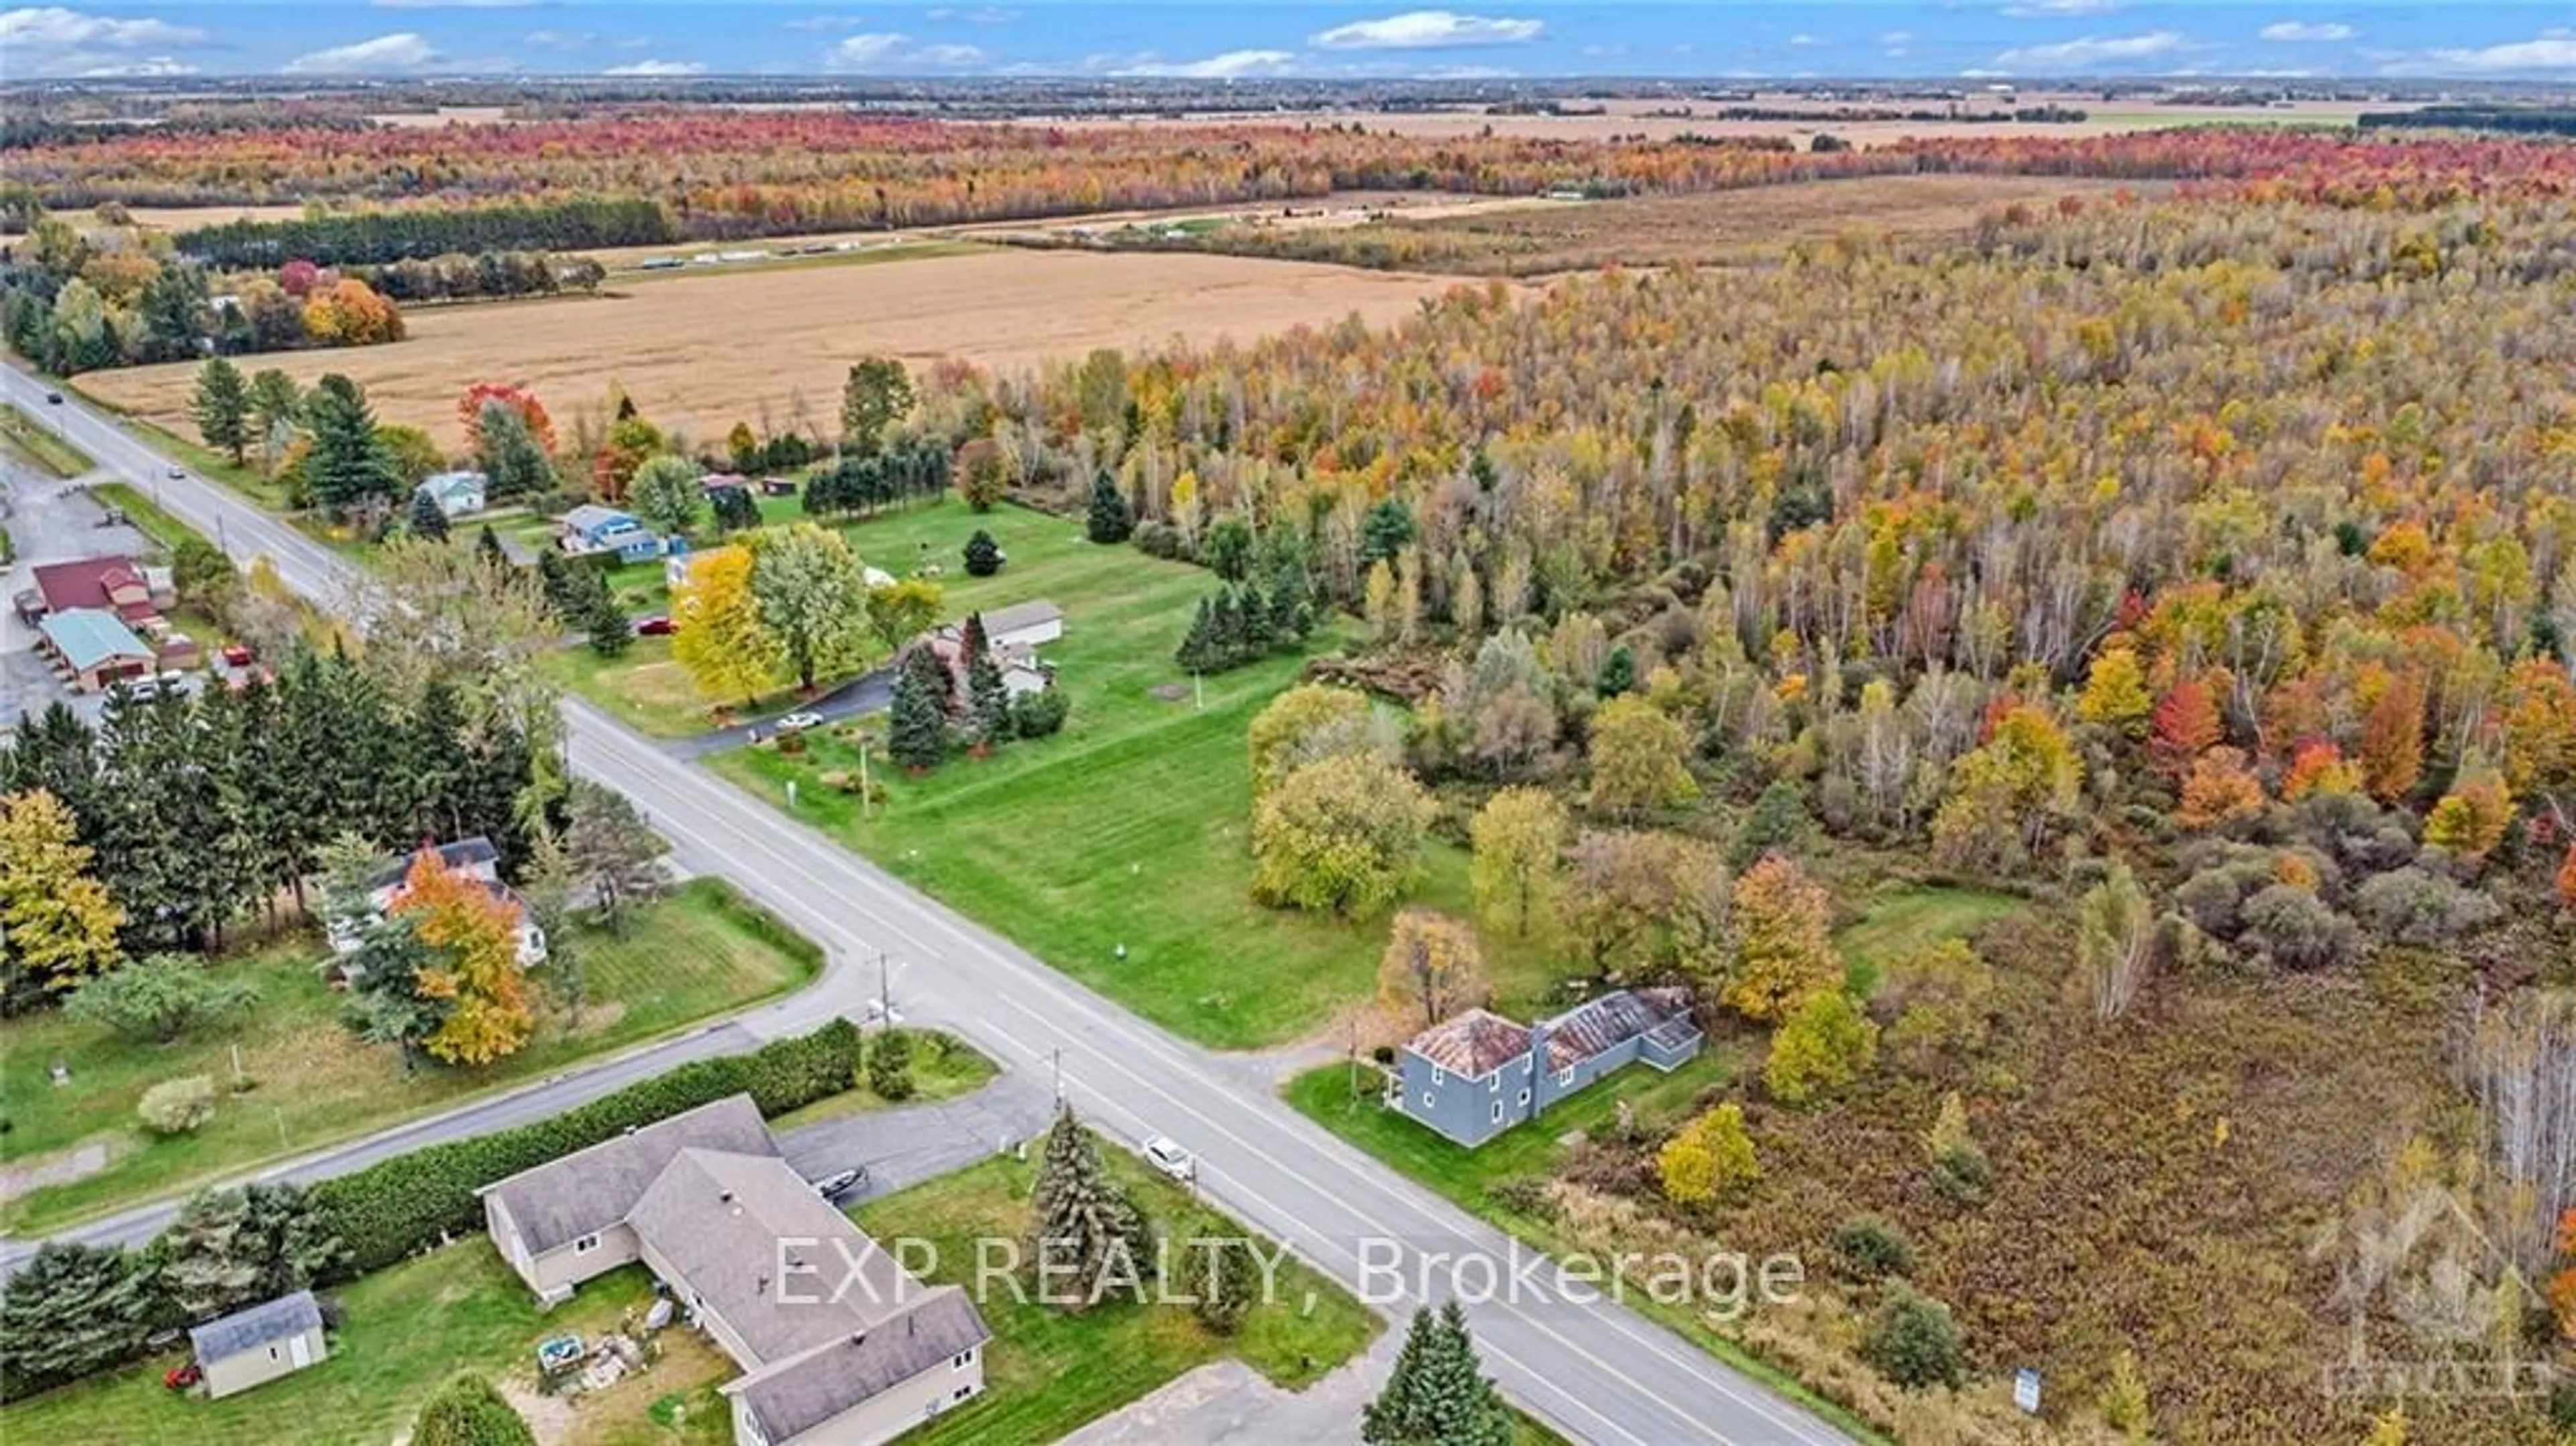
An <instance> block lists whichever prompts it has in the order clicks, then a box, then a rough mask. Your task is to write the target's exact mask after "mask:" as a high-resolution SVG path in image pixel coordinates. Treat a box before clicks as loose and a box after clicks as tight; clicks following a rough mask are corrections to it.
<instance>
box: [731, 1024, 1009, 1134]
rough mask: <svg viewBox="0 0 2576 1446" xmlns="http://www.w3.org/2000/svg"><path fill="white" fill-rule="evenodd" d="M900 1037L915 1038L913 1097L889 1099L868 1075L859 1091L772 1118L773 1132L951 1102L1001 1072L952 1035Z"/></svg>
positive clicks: (871, 1039) (913, 1032) (872, 1041)
mask: <svg viewBox="0 0 2576 1446" xmlns="http://www.w3.org/2000/svg"><path fill="white" fill-rule="evenodd" d="M896 1033H898V1034H904V1035H909V1036H910V1037H911V1039H912V1093H911V1094H908V1095H906V1096H904V1097H903V1098H902V1099H900V1100H889V1099H887V1098H885V1097H884V1096H882V1095H880V1094H878V1093H877V1092H876V1091H874V1090H872V1089H870V1088H869V1087H868V1084H867V1078H866V1075H865V1074H864V1072H863V1073H862V1074H861V1075H860V1078H859V1083H858V1085H857V1086H856V1087H855V1088H851V1089H846V1090H843V1091H841V1092H840V1093H839V1094H836V1095H827V1096H825V1097H824V1098H822V1099H819V1100H816V1101H815V1102H814V1103H812V1104H810V1105H807V1106H805V1107H804V1108H803V1109H797V1110H789V1111H788V1112H787V1113H785V1114H783V1115H776V1116H773V1117H771V1119H770V1121H769V1128H770V1129H772V1130H774V1131H776V1132H778V1133H779V1134H785V1133H786V1132H787V1131H789V1130H792V1129H795V1128H796V1127H797V1126H799V1125H810V1124H814V1123H815V1122H817V1121H820V1120H837V1119H839V1118H841V1117H842V1116H843V1115H855V1114H859V1113H861V1112H863V1111H867V1110H876V1109H885V1108H887V1107H889V1106H892V1105H926V1104H930V1103H932V1102H934V1101H937V1100H953V1099H955V1098H957V1097H958V1096H959V1095H965V1094H973V1093H974V1092H975V1091H977V1090H979V1089H982V1088H983V1087H984V1086H985V1085H987V1084H989V1083H991V1082H992V1079H993V1077H994V1076H995V1075H997V1074H1000V1073H1001V1070H1000V1069H999V1068H998V1067H997V1066H995V1065H994V1063H993V1062H992V1061H991V1060H989V1059H986V1058H985V1057H984V1056H983V1054H982V1053H981V1052H980V1051H978V1050H977V1049H976V1048H975V1047H974V1046H973V1045H970V1044H968V1043H966V1042H965V1041H964V1040H962V1039H958V1038H956V1037H955V1036H953V1035H946V1034H940V1033H937V1032H936V1031H933V1030H927V1029H901V1030H897V1031H896ZM877 1039H878V1036H876V1035H874V1034H871V1035H869V1036H868V1041H867V1044H866V1046H865V1047H866V1048H869V1049H874V1048H875V1047H876V1042H877Z"/></svg>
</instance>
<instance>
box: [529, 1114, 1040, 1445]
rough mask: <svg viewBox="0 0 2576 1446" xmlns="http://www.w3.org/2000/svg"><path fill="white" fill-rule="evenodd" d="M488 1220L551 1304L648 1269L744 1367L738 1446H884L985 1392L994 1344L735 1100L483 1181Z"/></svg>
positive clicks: (735, 1400)
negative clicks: (839, 1205) (625, 1272)
mask: <svg viewBox="0 0 2576 1446" xmlns="http://www.w3.org/2000/svg"><path fill="white" fill-rule="evenodd" d="M480 1193H481V1195H482V1197H483V1209H484V1223H485V1225H486V1227H487V1228H488V1229H489V1231H490V1232H491V1235H492V1242H493V1244H495V1245H496V1246H498V1247H500V1250H501V1254H502V1255H503V1257H504V1258H506V1259H508V1260H509V1262H510V1265H511V1268H512V1269H514V1270H516V1271H518V1273H519V1275H520V1278H521V1279H524V1280H526V1281H527V1282H528V1285H529V1288H530V1289H532V1290H534V1291H536V1292H537V1296H538V1299H540V1300H541V1301H544V1302H546V1303H547V1304H553V1303H554V1302H556V1301H560V1300H562V1299H564V1298H566V1297H568V1296H570V1295H571V1294H572V1292H573V1291H574V1289H575V1288H576V1287H578V1286H579V1285H580V1284H581V1282H583V1281H585V1280H588V1279H590V1278H592V1277H593V1276H597V1275H600V1274H603V1273H605V1272H606V1271H609V1270H613V1269H615V1268H617V1267H619V1266H621V1265H626V1264H629V1263H633V1262H638V1261H640V1262H642V1263H643V1265H644V1266H645V1268H646V1269H648V1270H651V1271H652V1272H653V1274H654V1275H655V1276H656V1277H658V1278H659V1279H660V1280H661V1281H662V1283H663V1284H664V1285H665V1286H666V1287H668V1288H669V1290H670V1292H671V1295H672V1298H673V1299H674V1300H676V1301H677V1302H678V1303H679V1304H680V1306H681V1307H682V1308H683V1309H684V1310H685V1311H686V1313H687V1315H688V1318H689V1319H690V1320H691V1321H692V1322H693V1323H694V1324H695V1325H696V1326H697V1327H698V1328H699V1329H701V1330H704V1331H705V1332H706V1333H707V1336H708V1338H709V1339H711V1340H713V1341H714V1342H715V1343H716V1345H717V1346H718V1347H720V1348H721V1349H722V1350H723V1351H724V1353H725V1354H726V1355H728V1356H731V1357H732V1358H733V1359H734V1362H735V1363H736V1364H737V1365H739V1366H741V1367H742V1371H743V1374H742V1375H741V1376H739V1377H737V1378H736V1379H734V1380H733V1381H731V1382H728V1383H727V1384H725V1385H724V1386H723V1387H721V1388H720V1389H721V1390H722V1393H723V1394H724V1396H725V1397H726V1398H727V1400H728V1401H729V1402H730V1403H731V1405H732V1408H733V1429H734V1440H735V1442H736V1443H738V1446H873V1443H876V1442H880V1441H888V1440H891V1439H893V1438H894V1437H896V1436H899V1435H901V1434H903V1433H904V1432H905V1431H908V1430H910V1429H911V1428H913V1427H914V1426H917V1425H919V1424H921V1423H922V1422H924V1421H927V1420H929V1419H930V1418H931V1417H933V1416H936V1415H938V1414H940V1413H941V1412H942V1411H945V1410H947V1409H949V1408H950V1407H952V1406H955V1405H958V1404H960V1403H962V1402H965V1401H968V1400H971V1399H973V1398H974V1397H975V1396H977V1395H979V1394H981V1393H982V1391H983V1389H984V1343H985V1342H986V1341H988V1340H990V1339H991V1338H992V1332H991V1331H990V1330H989V1329H987V1328H986V1326H985V1324H984V1318H983V1316H982V1314H981V1313H979V1312H978V1311H977V1310H976V1309H975V1305H974V1302H972V1301H971V1300H969V1299H967V1297H966V1295H965V1293H964V1292H963V1291H961V1290H959V1289H958V1288H957V1287H955V1286H953V1285H944V1286H929V1285H924V1284H922V1283H921V1282H920V1281H918V1280H915V1279H914V1278H913V1277H912V1276H911V1274H910V1273H909V1272H907V1271H905V1270H904V1269H903V1267H902V1266H901V1265H900V1264H898V1263H897V1262H896V1261H895V1259H894V1257H893V1256H891V1255H889V1254H887V1253H886V1252H885V1251H883V1250H881V1249H879V1248H878V1247H877V1244H876V1242H875V1241H873V1240H870V1239H869V1238H868V1237H867V1236H866V1235H864V1234H862V1233H861V1232H860V1231H859V1228H858V1227H857V1226H855V1225H853V1224H851V1223H850V1220H849V1217H848V1216H846V1215H843V1214H842V1213H841V1212H840V1211H838V1210H836V1209H834V1208H832V1206H831V1205H830V1204H828V1203H826V1202H825V1201H824V1200H823V1199H822V1197H821V1196H819V1195H817V1194H816V1193H815V1191H814V1187H813V1186H812V1185H810V1184H808V1183H807V1182H806V1181H805V1179H804V1178H803V1177H802V1176H800V1175H798V1174H797V1173H796V1171H795V1170H794V1169H792V1168H790V1167H789V1165H788V1164H787V1161H786V1160H785V1159H784V1158H783V1157H782V1156H781V1155H780V1153H779V1147H778V1142H777V1140H776V1139H775V1138H774V1137H773V1136H771V1134H770V1133H769V1127H768V1126H767V1125H766V1124H765V1123H763V1122H762V1120H761V1118H760V1112H759V1110H758V1109H757V1108H755V1107H754V1106H753V1104H752V1102H751V1097H750V1096H749V1095H733V1096H730V1097H728V1098H725V1099H721V1100H717V1101H715V1102H714V1103H712V1104H707V1105H702V1106H700V1107H698V1108H697V1109H694V1110H690V1111H688V1112H686V1113H684V1114H679V1115H674V1116H672V1117H671V1118H669V1119H666V1120H662V1121H659V1122H657V1123H655V1124H651V1125H646V1126H644V1127H642V1128H640V1129H637V1130H633V1131H630V1132H629V1133H627V1134H624V1135H621V1136H619V1137H618V1138H616V1139H613V1140H606V1141H603V1142H601V1143H599V1144H597V1145H593V1146H591V1147H590V1148H589V1149H587V1150H581V1151H577V1152H575V1153H573V1154H570V1155H566V1156H565V1157H563V1158H562V1159H560V1160H556V1161H553V1162H552V1163H550V1164H545V1165H540V1166H537V1167H536V1168H535V1169H532V1170H526V1171H522V1172H521V1173H519V1174H516V1175H513V1176H511V1177H509V1178H508V1179H506V1180H501V1181H497V1182H495V1183H493V1184H491V1185H488V1186H486V1187H484V1189H483V1190H482V1191H481V1192H480Z"/></svg>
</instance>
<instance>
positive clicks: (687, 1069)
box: [313, 1019, 859, 1279]
mask: <svg viewBox="0 0 2576 1446" xmlns="http://www.w3.org/2000/svg"><path fill="white" fill-rule="evenodd" d="M858 1054H859V1031H858V1026H856V1025H854V1024H851V1023H850V1022H849V1021H848V1020H845V1019H836V1020H833V1021H832V1022H831V1023H829V1024H826V1025H824V1026H823V1027H822V1028H820V1029H817V1030H815V1031H814V1032H813V1033H811V1034H807V1035H801V1036H798V1037H796V1038H793V1039H781V1040H774V1041H772V1042H770V1043H769V1044H766V1045H763V1046H761V1047H760V1048H759V1049H757V1050H755V1051H753V1052H751V1053H749V1054H738V1055H725V1056H722V1057H719V1058H716V1059H702V1060H693V1061H691V1062H690V1063H688V1064H684V1065H681V1066H680V1067H678V1068H677V1069H673V1070H669V1071H667V1072H665V1073H663V1074H659V1075H656V1076H654V1077H653V1078H651V1079H649V1080H645V1081H642V1082H641V1083H638V1084H632V1085H629V1086H627V1087H626V1088H624V1089H622V1090H619V1091H617V1092H616V1093H614V1094H610V1095H604V1096H602V1097H601V1098H599V1099H596V1100H593V1101H591V1102H590V1103H588V1104H586V1105H581V1106H578V1107H577V1108H574V1109H570V1110H567V1111H565V1112H564V1113H562V1114H560V1115H557V1116H555V1117H553V1118H552V1119H546V1120H539V1121H537V1122H535V1123H533V1124H527V1125H522V1126H520V1127H518V1128H517V1129H511V1130H501V1131H497V1132H495V1133H493V1134H489V1135H478V1136H475V1137H473V1138H471V1139H464V1140H452V1141H449V1142H447V1143H444V1144H437V1145H431V1146H429V1147H427V1148H426V1149H420V1150H414V1151H412V1152H411V1153H410V1154H407V1155H397V1156H395V1157H394V1158H392V1159H390V1160H382V1161H379V1162H377V1163H376V1164H373V1165H370V1166H368V1167H367V1168H365V1169H363V1170H359V1171H355V1172H353V1173H351V1174H347V1175H341V1176H337V1177H335V1178H333V1179H329V1180H324V1181H322V1182H320V1183H319V1184H316V1185H315V1186H314V1187H313V1202H314V1205H315V1207H316V1209H317V1210H318V1211H319V1212H320V1215H321V1218H322V1219H323V1221H324V1222H325V1224H326V1227H327V1228H328V1230H329V1232H330V1233H332V1234H334V1235H337V1236H338V1237H339V1239H340V1242H341V1244H342V1245H344V1246H346V1247H347V1249H348V1252H349V1253H348V1256H347V1258H346V1260H345V1261H344V1263H343V1264H342V1266H341V1267H340V1270H339V1272H338V1273H337V1275H336V1276H335V1277H334V1278H336V1279H348V1278H351V1277H354V1276H357V1275H362V1274H365V1273H367V1272H369V1271H373V1270H381V1269H383V1268H384V1267H386V1266H388V1265H391V1264H393V1263H394V1262H396V1261H398V1260H401V1259H403V1258H404V1257H405V1256H408V1255H411V1254H413V1253H415V1252H417V1251H420V1250H424V1249H427V1248H429V1247H431V1246H433V1245H436V1244H438V1243H439V1241H440V1240H441V1239H442V1238H444V1237H447V1236H453V1235H463V1234H467V1233H469V1232H471V1231H474V1230H476V1229H478V1228H480V1226H481V1223H482V1219H483V1210H482V1206H481V1204H480V1202H478V1201H477V1200H476V1199H475V1198H474V1191H475V1190H476V1188H478V1187H480V1186H483V1185H488V1184H490V1183H491V1182H493V1181H495V1180H498V1179H501V1178H503V1177H504V1176H508V1175H514V1174H517V1173H518V1172H519V1171H521V1170H525V1169H528V1168H530V1167H532V1166H536V1165H542V1164H544V1163H546V1162H547V1161H548V1160H552V1159H556V1158H558V1157H560V1156H563V1155H568V1154H571V1153H572V1152H573V1151H575V1150H580V1149H586V1148H588V1147H589V1146H592V1145H595V1144H598V1143H599V1142H600V1141H602V1140H605V1139H608V1138H610V1137H612V1136H615V1135H618V1134H621V1133H623V1132H624V1131H626V1130H628V1129H631V1128H634V1127H637V1126H640V1125H649V1124H651V1123H653V1122H654V1121H656V1120H661V1119H667V1118H669V1117H670V1116H672V1115H676V1114H679V1113H681V1112H682V1111H684V1110H692V1109H696V1108H697V1107H698V1106H700V1105H703V1104H706V1103H708V1102H710V1101H713V1100H720V1099H723V1098H724V1097H725V1096H727V1095H732V1094H743V1093H748V1094H749V1095H750V1096H751V1097H752V1100H753V1102H754V1103H755V1104H757V1105H758V1106H759V1107H760V1112H761V1113H762V1114H764V1115H778V1114H783V1113H785V1112H786V1111H788V1110H792V1109H795V1108H798V1107H799V1106H802V1105H808V1104H812V1103H813V1102H814V1101H816V1100H819V1099H823V1098H825V1097H826V1096H829V1095H833V1094H837V1093H839V1092H840V1091H842V1090H844V1089H847V1088H849V1085H850V1081H851V1074H852V1067H853V1066H854V1064H855V1063H856V1061H857V1059H858Z"/></svg>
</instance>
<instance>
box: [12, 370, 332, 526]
mask: <svg viewBox="0 0 2576 1446" xmlns="http://www.w3.org/2000/svg"><path fill="white" fill-rule="evenodd" d="M63 389H64V390H65V391H68V392H71V393H73V394H75V395H77V396H78V397H79V398H80V399H81V400H82V401H84V402H87V403H89V404H90V405H91V406H92V407H95V408H97V409H98V410H99V411H102V412H105V413H106V414H108V415H109V416H110V417H113V418H115V419H116V421H117V423H118V424H119V425H120V426H123V427H124V428H125V429H126V430H127V431H130V432H132V433H133V434H134V435H135V438H136V440H138V441H140V442H142V443H143V444H144V445H145V446H147V447H150V448H152V449H153V450H154V451H156V452H160V453H163V454H165V455H167V456H171V457H176V458H178V459H179V461H181V462H182V463H184V464H186V466H187V468H188V470H189V471H191V472H194V473H196V474H197V475H198V476H200V477H204V478H207V479H209V480H211V481H215V482H221V483H223V484H224V485H225V486H227V487H230V488H231V489H233V490H234V491H236V492H239V493H240V494H242V495H243V496H245V497H247V498H249V499H251V500H252V501H253V502H256V503H258V504H259V505H260V506H262V507H265V508H267V509H268V510H269V511H271V512H276V513H281V514H283V513H284V512H285V511H286V489H284V488H283V487H280V486H279V485H278V484H277V483H276V482H275V481H273V480H271V479H270V478H267V477H263V476H261V475H260V473H259V469H258V468H257V467H252V466H240V467H236V466H234V465H233V461H232V458H231V457H229V456H227V455H225V454H224V453H222V452H217V451H214V450H212V449H211V448H209V447H207V446H206V445H205V444H204V443H202V442H200V441H197V440H196V439H194V438H191V437H183V436H181V435H180V434H178V433H177V432H173V431H171V430H170V429H169V428H167V427H164V426H161V425H159V424H157V423H154V422H148V421H145V420H144V419H143V418H141V417H138V416H136V415H134V414H133V413H132V412H129V411H127V410H126V409H124V408H123V407H120V406H117V405H116V404H115V403H113V402H109V401H106V400H103V399H101V398H100V397H99V396H98V395H97V394H95V393H93V392H89V391H85V390H83V389H81V388H80V387H78V386H75V385H73V384H71V383H68V382H66V383H64V384H63Z"/></svg>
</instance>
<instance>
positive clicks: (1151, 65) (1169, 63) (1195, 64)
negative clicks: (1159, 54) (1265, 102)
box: [1110, 50, 1297, 80]
mask: <svg viewBox="0 0 2576 1446" xmlns="http://www.w3.org/2000/svg"><path fill="white" fill-rule="evenodd" d="M1296 59H1297V57H1296V56H1294V55H1291V54H1289V53H1288V52H1287V51H1285V50H1229V51H1226V52H1224V53H1223V54H1221V55H1211V56H1209V57H1207V58H1206V59H1205V60H1156V59H1154V58H1152V57H1144V58H1140V59H1138V60H1135V61H1132V62H1130V63H1128V64H1127V65H1125V66H1122V67H1120V68H1119V69H1117V70H1114V71H1112V72H1110V73H1111V74H1113V75H1135V76H1170V77H1173V78H1176V79H1182V80H1241V79H1243V78H1244V77H1246V76H1253V75H1276V74H1278V73H1279V72H1280V71H1282V70H1285V69H1286V68H1287V67H1288V66H1289V65H1290V64H1291V63H1292V62H1294V61H1295V60H1296Z"/></svg>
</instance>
